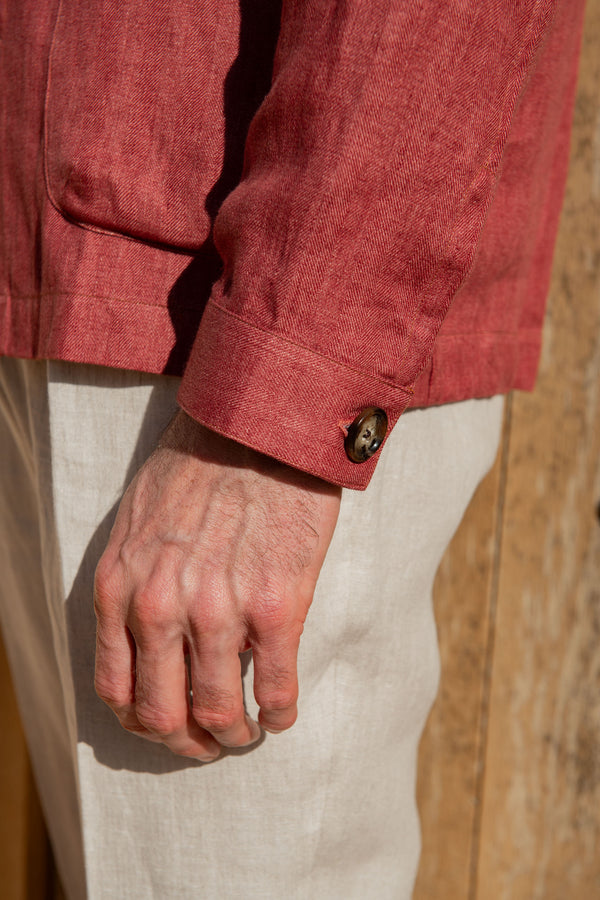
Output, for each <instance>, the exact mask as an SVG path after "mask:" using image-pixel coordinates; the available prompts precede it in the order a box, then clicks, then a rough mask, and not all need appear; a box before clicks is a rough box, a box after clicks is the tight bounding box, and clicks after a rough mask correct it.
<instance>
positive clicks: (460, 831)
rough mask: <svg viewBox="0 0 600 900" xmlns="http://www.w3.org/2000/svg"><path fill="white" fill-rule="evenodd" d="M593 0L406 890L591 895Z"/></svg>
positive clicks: (596, 872)
mask: <svg viewBox="0 0 600 900" xmlns="http://www.w3.org/2000/svg"><path fill="white" fill-rule="evenodd" d="M599 517H600V0H588V7H587V14H586V27H585V33H584V46H583V58H582V64H581V71H580V80H579V90H578V98H577V107H576V113H575V122H574V133H573V144H572V160H571V169H570V176H569V182H568V188H567V196H566V203H565V208H564V213H563V217H562V222H561V229H560V234H559V239H558V245H557V253H556V259H555V265H554V275H553V282H552V289H551V298H550V308H549V315H548V322H547V328H546V334H545V343H544V351H543V357H542V365H541V371H540V376H539V379H538V385H537V389H536V391H535V393H534V394H532V395H527V394H514V395H513V396H512V397H511V398H510V399H509V401H508V404H507V408H506V415H505V422H504V432H503V441H502V446H501V449H500V453H499V458H498V460H497V463H496V466H495V468H494V470H493V471H492V472H491V473H490V475H489V476H488V478H487V479H486V480H485V482H484V483H483V484H482V485H481V488H480V490H479V491H478V493H477V495H476V497H475V498H474V501H473V503H472V505H471V507H470V509H469V511H468V513H467V515H466V517H465V519H464V521H463V523H462V525H461V528H460V530H459V532H458V533H457V535H456V538H455V540H454V541H453V543H452V545H451V547H450V548H449V551H448V553H447V555H446V557H445V559H444V561H443V563H442V566H441V570H440V573H439V576H438V579H437V583H436V592H435V593H436V601H435V602H436V614H437V621H438V630H439V638H440V645H441V652H442V672H443V674H442V687H441V691H440V695H439V697H438V701H437V702H436V706H435V707H434V710H433V711H432V714H431V717H430V720H429V723H428V727H427V731H426V734H425V736H424V739H423V741H422V745H421V759H420V779H419V788H418V798H419V804H420V809H421V816H422V825H423V856H422V861H421V867H420V871H419V878H418V882H417V889H416V891H415V895H414V896H415V900H437V898H443V900H463V898H464V900H467V898H468V900H490V898H491V900H505V898H506V900H508V898H510V900H565V898H568V900H592V898H600V518H599Z"/></svg>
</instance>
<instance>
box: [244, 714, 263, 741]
mask: <svg viewBox="0 0 600 900" xmlns="http://www.w3.org/2000/svg"><path fill="white" fill-rule="evenodd" d="M246 724H247V725H248V729H249V731H250V735H251V737H250V740H249V741H248V743H249V744H253V743H254V742H255V741H257V740H258V739H259V737H260V736H261V729H260V725H259V724H258V722H255V721H254V719H251V718H250V716H246Z"/></svg>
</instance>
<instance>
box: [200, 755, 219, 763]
mask: <svg viewBox="0 0 600 900" xmlns="http://www.w3.org/2000/svg"><path fill="white" fill-rule="evenodd" d="M220 755H221V754H220V753H217V755H216V756H194V759H197V760H198V761H199V762H201V763H211V762H214V761H215V759H218V758H219V756H220Z"/></svg>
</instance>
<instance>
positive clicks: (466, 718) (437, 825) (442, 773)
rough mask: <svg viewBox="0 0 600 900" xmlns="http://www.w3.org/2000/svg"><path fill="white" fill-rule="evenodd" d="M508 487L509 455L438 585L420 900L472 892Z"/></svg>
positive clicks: (423, 771)
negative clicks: (436, 676)
mask: <svg viewBox="0 0 600 900" xmlns="http://www.w3.org/2000/svg"><path fill="white" fill-rule="evenodd" d="M501 484H502V454H500V455H499V458H498V460H497V462H496V465H495V466H494V468H493V469H492V471H491V472H490V473H489V475H488V476H487V477H486V478H485V480H484V481H483V482H482V483H481V485H480V486H479V489H478V490H477V492H476V494H475V497H474V498H473V501H472V502H471V505H470V506H469V509H468V510H467V512H466V514H465V517H464V519H463V521H462V523H461V526H460V528H459V529H458V531H457V533H456V535H455V537H454V539H453V541H452V543H451V545H450V547H449V548H448V550H447V552H446V554H445V556H444V559H443V560H442V563H441V565H440V569H439V571H438V575H437V578H436V582H435V586H434V605H435V612H436V621H437V626H438V635H439V644H440V655H441V660H442V675H441V683H440V690H439V693H438V697H437V699H436V702H435V704H434V707H433V709H432V711H431V714H430V717H429V720H428V722H427V728H426V729H425V733H424V735H423V739H422V741H421V746H420V752H419V778H418V787H417V802H418V805H419V812H420V816H421V830H422V840H423V850H422V854H421V863H420V867H419V873H418V877H417V882H416V886H415V891H414V894H413V897H414V900H432V898H434V897H440V898H441V897H443V898H444V900H454V898H463V897H467V893H468V886H469V882H470V878H471V864H472V837H473V830H474V825H475V816H476V806H475V797H476V795H477V792H478V783H479V778H480V767H479V759H480V748H479V734H480V717H481V711H482V705H483V703H484V699H485V698H484V693H485V688H486V671H487V670H486V663H487V655H488V649H487V648H488V641H489V636H490V625H491V622H490V614H492V615H493V610H492V609H491V598H492V590H491V589H492V579H493V574H494V559H495V556H496V547H495V535H496V530H497V527H496V517H497V508H498V498H499V493H500V491H501Z"/></svg>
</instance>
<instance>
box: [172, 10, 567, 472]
mask: <svg viewBox="0 0 600 900" xmlns="http://www.w3.org/2000/svg"><path fill="white" fill-rule="evenodd" d="M558 2H559V0H515V2H510V3H509V2H506V0H477V2H465V0H368V2H366V0H284V3H283V11H282V22H281V31H280V36H279V42H278V47H277V52H276V57H275V66H274V73H273V81H272V86H271V90H270V92H269V93H268V95H267V96H266V98H265V100H264V102H263V103H262V105H261V107H260V109H259V110H258V112H257V113H256V115H255V117H254V119H253V121H252V123H251V126H250V130H249V133H248V138H247V143H246V155H245V165H244V173H243V177H242V180H241V182H240V184H239V185H238V186H237V188H236V189H235V190H234V191H233V192H232V193H231V194H230V195H229V196H228V198H227V199H226V201H225V203H224V204H223V206H222V208H221V211H220V213H219V215H218V217H217V220H216V222H215V231H214V236H215V243H216V246H217V249H218V250H219V252H220V254H221V256H222V259H223V263H224V271H223V275H222V277H221V279H220V280H219V281H218V282H217V284H216V285H215V287H214V289H213V292H212V296H211V298H210V301H209V303H208V305H207V308H206V310H205V312H204V315H203V318H202V322H201V325H200V328H199V331H198V334H197V338H196V341H195V344H194V347H193V350H192V353H191V355H190V358H189V362H188V365H187V369H186V372H185V375H184V378H183V381H182V385H181V390H180V394H179V402H180V404H181V406H182V407H183V408H184V409H185V410H186V411H187V412H188V413H189V414H190V415H191V416H192V417H194V418H195V419H197V420H198V421H200V422H202V423H203V424H205V425H206V426H208V427H209V428H211V429H214V430H216V431H218V432H220V433H222V434H224V435H226V436H228V437H231V438H233V439H235V440H237V441H239V442H241V443H244V444H246V445H248V446H251V447H253V448H254V449H256V450H259V451H261V452H263V453H266V454H268V455H270V456H273V457H275V458H278V459H280V460H282V461H283V462H285V463H288V464H289V465H292V466H295V467H297V468H300V469H303V470H305V471H308V472H311V473H313V474H315V475H318V476H320V477H322V478H324V479H326V480H328V481H331V482H334V483H337V484H341V485H343V486H346V487H350V488H357V489H363V488H365V487H366V485H367V484H368V482H369V479H370V477H371V475H372V473H373V471H374V467H375V465H376V462H377V458H378V455H379V454H378V453H376V454H375V455H373V456H372V457H371V458H370V459H368V460H366V461H365V462H362V463H356V462H352V461H351V460H350V459H349V458H348V456H347V454H346V453H345V451H344V438H345V435H346V431H347V428H348V426H349V424H350V423H352V422H353V421H354V420H355V418H356V417H357V416H358V415H359V414H360V413H361V411H362V410H363V409H365V408H366V407H378V408H381V409H383V410H384V411H385V413H386V415H387V417H388V421H389V427H390V428H391V427H393V425H394V423H395V422H396V421H397V419H398V417H399V416H400V415H401V413H402V412H403V410H404V409H405V408H406V407H407V405H409V404H410V402H411V395H412V390H413V385H414V383H415V380H416V378H417V376H418V374H419V372H420V371H421V370H422V369H423V368H424V367H425V366H426V364H427V361H428V359H429V357H430V355H431V353H432V348H433V345H434V342H435V339H436V335H437V333H438V331H439V328H440V326H441V324H442V321H443V319H444V316H445V315H446V313H447V311H448V308H449V305H450V303H451V301H452V298H453V297H454V295H455V294H456V292H457V290H458V288H459V287H460V285H461V283H462V281H463V279H464V278H465V276H466V274H467V273H468V270H469V268H470V266H471V263H472V261H473V257H474V254H475V250H476V247H477V242H478V239H479V236H480V233H481V230H482V227H483V223H484V220H485V216H486V211H487V210H488V206H489V204H490V201H491V198H492V196H493V192H494V187H495V184H496V181H497V178H498V173H499V167H500V163H501V159H502V151H503V148H504V145H505V142H506V139H507V136H508V133H509V129H510V125H511V121H512V118H513V115H514V113H515V109H516V107H517V104H518V101H519V97H520V95H521V93H522V91H523V89H524V86H525V84H526V82H527V79H528V77H529V76H530V74H531V70H532V68H533V67H534V65H535V61H536V55H537V54H538V53H539V50H540V46H541V44H542V43H543V41H544V40H545V38H546V35H547V32H548V30H549V29H550V28H551V26H552V20H553V16H554V14H555V7H556V6H557V4H558ZM388 434H389V429H388Z"/></svg>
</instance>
